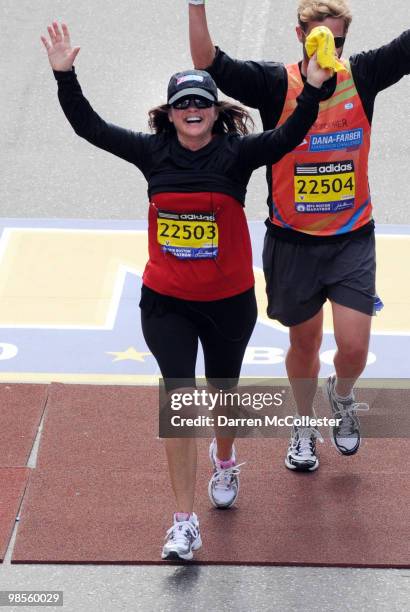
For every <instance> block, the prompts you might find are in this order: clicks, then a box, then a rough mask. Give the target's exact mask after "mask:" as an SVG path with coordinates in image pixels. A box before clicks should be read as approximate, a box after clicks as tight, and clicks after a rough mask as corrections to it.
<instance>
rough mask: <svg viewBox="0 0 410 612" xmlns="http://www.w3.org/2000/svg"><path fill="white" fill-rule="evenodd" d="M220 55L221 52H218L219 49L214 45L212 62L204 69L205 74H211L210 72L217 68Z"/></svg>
mask: <svg viewBox="0 0 410 612" xmlns="http://www.w3.org/2000/svg"><path fill="white" fill-rule="evenodd" d="M222 53H223V52H222V51H221V50H220V48H219V47H217V46H216V45H215V57H214V61H213V62H212V64H210V65H209V66H208V67H207V68H205V69H204V70H206V72H209V74H212V70H215V69H217V68H218V64H219V61H220V58H221V55H222Z"/></svg>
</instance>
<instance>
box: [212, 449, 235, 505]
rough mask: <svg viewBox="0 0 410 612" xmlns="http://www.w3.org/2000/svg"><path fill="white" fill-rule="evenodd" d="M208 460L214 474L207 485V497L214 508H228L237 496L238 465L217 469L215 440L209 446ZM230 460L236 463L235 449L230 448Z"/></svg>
mask: <svg viewBox="0 0 410 612" xmlns="http://www.w3.org/2000/svg"><path fill="white" fill-rule="evenodd" d="M209 458H210V460H211V463H212V467H213V470H214V473H213V475H212V478H211V480H210V481H209V485H208V495H209V499H210V500H211V502H212V504H213V505H214V506H215V508H230V507H231V506H232V504H234V503H235V501H236V499H237V497H238V494H239V474H240V471H241V470H240V469H239V468H240V467H241V466H242V465H244V463H240V464H239V465H233V466H231V467H228V468H225V469H222V468H220V467H218V463H217V460H216V440H215V438H214V439H213V440H212V442H211V444H210V446H209ZM231 459H232V460H233V461H235V462H236V455H235V447H234V446H233V447H232V456H231Z"/></svg>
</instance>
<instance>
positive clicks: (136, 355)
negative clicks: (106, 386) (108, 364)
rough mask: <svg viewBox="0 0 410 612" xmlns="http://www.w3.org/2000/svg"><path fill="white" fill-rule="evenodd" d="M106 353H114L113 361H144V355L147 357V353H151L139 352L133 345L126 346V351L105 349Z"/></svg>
mask: <svg viewBox="0 0 410 612" xmlns="http://www.w3.org/2000/svg"><path fill="white" fill-rule="evenodd" d="M106 354H107V355H115V359H113V362H114V361H127V360H131V361H141V362H144V360H145V357H147V356H148V355H151V353H141V352H139V351H137V350H136V349H135V348H134V347H133V346H130V347H128V348H127V350H126V351H116V352H111V351H106Z"/></svg>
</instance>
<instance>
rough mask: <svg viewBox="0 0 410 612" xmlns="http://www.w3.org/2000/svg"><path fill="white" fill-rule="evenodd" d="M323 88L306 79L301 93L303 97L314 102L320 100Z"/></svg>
mask: <svg viewBox="0 0 410 612" xmlns="http://www.w3.org/2000/svg"><path fill="white" fill-rule="evenodd" d="M322 94H323V90H322V88H321V87H314V86H313V85H311V84H310V83H308V82H307V81H306V83H305V84H304V87H303V91H302V93H301V95H303V97H304V98H305V99H309V100H314V101H315V102H320V101H321V99H322Z"/></svg>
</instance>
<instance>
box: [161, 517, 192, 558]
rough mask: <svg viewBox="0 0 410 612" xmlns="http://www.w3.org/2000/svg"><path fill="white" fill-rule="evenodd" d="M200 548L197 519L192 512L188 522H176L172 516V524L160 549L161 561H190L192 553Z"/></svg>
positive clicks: (175, 518)
mask: <svg viewBox="0 0 410 612" xmlns="http://www.w3.org/2000/svg"><path fill="white" fill-rule="evenodd" d="M201 546H202V540H201V534H200V531H199V521H198V517H197V515H196V514H195V512H193V513H192V514H191V516H190V518H189V520H188V521H178V520H177V516H176V514H174V524H173V525H172V527H170V528H169V529H168V531H167V534H166V536H165V544H164V547H163V549H162V555H161V557H162V558H163V559H183V560H184V561H191V559H192V558H193V556H194V554H193V551H195V550H199V549H200V548H201Z"/></svg>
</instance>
